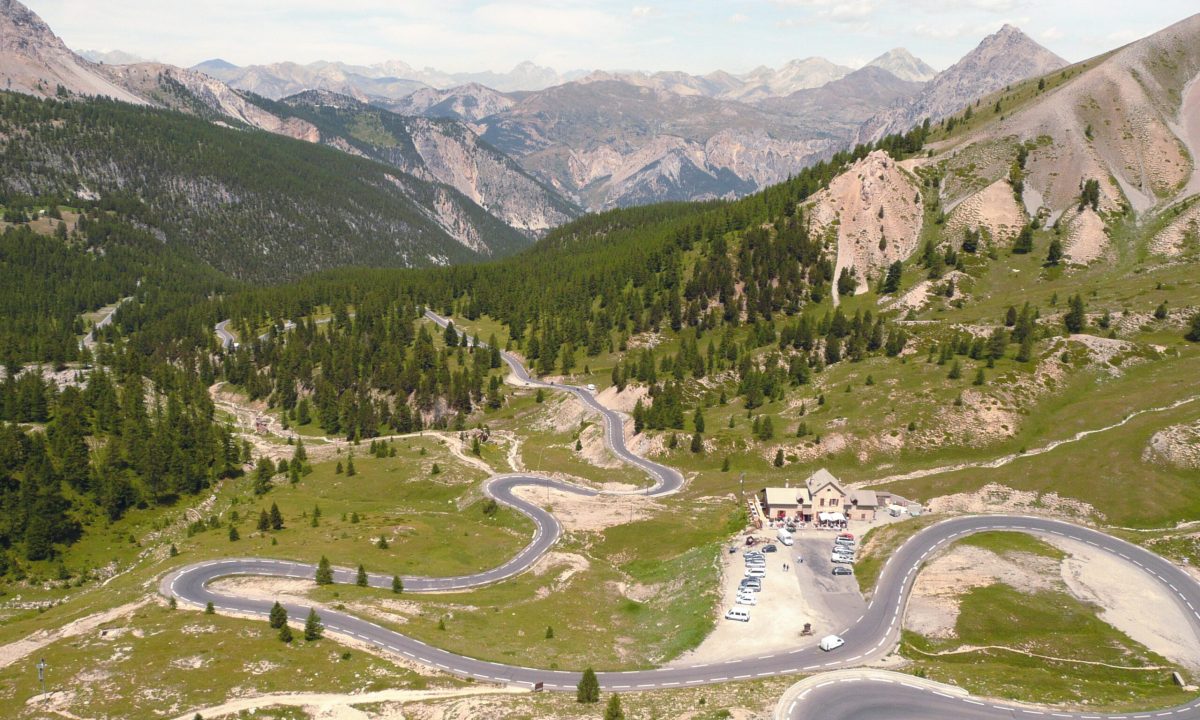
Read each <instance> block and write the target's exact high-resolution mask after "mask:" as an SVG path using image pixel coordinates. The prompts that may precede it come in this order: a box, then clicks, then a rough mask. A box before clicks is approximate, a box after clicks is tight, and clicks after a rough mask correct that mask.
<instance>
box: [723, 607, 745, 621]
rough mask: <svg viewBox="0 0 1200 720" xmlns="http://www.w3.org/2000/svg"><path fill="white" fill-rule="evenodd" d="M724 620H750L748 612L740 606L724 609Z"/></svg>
mask: <svg viewBox="0 0 1200 720" xmlns="http://www.w3.org/2000/svg"><path fill="white" fill-rule="evenodd" d="M725 619H726V620H737V621H738V622H750V613H749V611H747V610H743V609H741V608H729V609H728V610H726V611H725Z"/></svg>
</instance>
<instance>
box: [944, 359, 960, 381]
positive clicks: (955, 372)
mask: <svg viewBox="0 0 1200 720" xmlns="http://www.w3.org/2000/svg"><path fill="white" fill-rule="evenodd" d="M946 377H948V378H950V379H951V380H957V379H959V378H960V377H962V364H961V363H959V362H958V361H957V360H955V361H954V364H953V365H951V366H950V373H949V374H948V375H946Z"/></svg>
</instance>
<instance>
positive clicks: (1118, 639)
mask: <svg viewBox="0 0 1200 720" xmlns="http://www.w3.org/2000/svg"><path fill="white" fill-rule="evenodd" d="M955 634H956V637H955V638H953V639H947V640H932V639H929V638H925V637H922V636H920V635H917V634H915V633H911V632H905V634H904V637H903V639H902V645H901V652H902V654H904V655H905V656H906V657H908V658H910V659H911V660H912V661H913V663H914V665H915V668H914V672H917V673H918V674H921V675H923V676H926V677H929V678H931V679H933V680H938V681H941V682H949V683H953V684H955V685H958V686H960V687H963V688H965V689H967V690H969V691H970V692H972V693H974V694H980V695H986V696H992V697H1001V698H1006V699H1010V700H1020V701H1023V702H1035V703H1049V704H1067V705H1072V706H1083V705H1086V707H1087V708H1088V709H1091V710H1096V709H1100V708H1106V709H1134V708H1136V709H1139V710H1145V709H1147V708H1149V707H1157V706H1166V705H1170V704H1172V703H1177V702H1181V701H1183V700H1184V699H1185V695H1184V694H1183V693H1182V692H1181V691H1180V689H1179V688H1178V687H1176V686H1174V685H1173V683H1172V682H1171V670H1170V669H1156V670H1149V669H1146V670H1142V669H1132V670H1129V669H1116V668H1110V667H1105V666H1102V665H1087V664H1079V663H1072V662H1065V661H1066V660H1084V661H1089V662H1103V663H1109V664H1112V665H1117V666H1120V667H1122V668H1139V667H1146V666H1167V667H1168V668H1170V667H1171V664H1170V662H1169V661H1167V660H1166V659H1165V658H1162V657H1160V656H1158V655H1157V654H1155V653H1152V652H1150V651H1149V650H1147V649H1146V648H1145V647H1143V646H1142V645H1140V644H1139V643H1136V642H1134V641H1133V640H1132V639H1130V638H1129V637H1128V636H1126V635H1125V634H1124V633H1122V632H1120V631H1119V630H1117V629H1115V628H1113V627H1112V626H1111V625H1109V624H1107V623H1105V622H1104V621H1102V620H1100V619H1099V617H1097V615H1096V608H1095V607H1094V606H1091V605H1088V604H1086V603H1083V602H1081V601H1079V600H1077V599H1075V598H1074V597H1072V596H1071V595H1068V594H1067V593H1064V592H1059V591H1041V592H1038V593H1033V594H1029V593H1024V592H1021V591H1018V590H1016V589H1014V588H1012V587H1009V586H1007V585H1002V584H996V585H989V586H986V587H979V588H974V589H972V590H970V591H969V592H968V593H967V594H966V595H965V596H964V597H963V599H962V604H961V606H960V614H959V617H958V621H957V624H956V627H955ZM962 645H971V646H987V645H1000V646H1004V647H1009V648H1016V649H1018V650H1021V651H1025V652H1029V653H1037V654H1040V655H1046V656H1050V657H1054V658H1060V659H1062V660H1063V661H1060V660H1047V659H1044V658H1038V657H1030V656H1028V655H1024V654H1022V653H1021V652H1010V651H1005V650H989V649H981V650H976V651H972V652H966V653H962V654H955V655H938V656H931V655H930V653H937V652H939V651H944V650H952V649H955V648H958V647H960V646H962Z"/></svg>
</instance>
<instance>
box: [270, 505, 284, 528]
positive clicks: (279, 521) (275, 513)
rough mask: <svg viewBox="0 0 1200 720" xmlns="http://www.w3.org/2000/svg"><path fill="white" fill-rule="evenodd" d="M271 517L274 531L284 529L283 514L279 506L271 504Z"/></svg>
mask: <svg viewBox="0 0 1200 720" xmlns="http://www.w3.org/2000/svg"><path fill="white" fill-rule="evenodd" d="M269 517H270V521H271V529H272V530H282V529H283V513H281V512H279V506H278V505H276V504H275V503H271V513H270V516H269Z"/></svg>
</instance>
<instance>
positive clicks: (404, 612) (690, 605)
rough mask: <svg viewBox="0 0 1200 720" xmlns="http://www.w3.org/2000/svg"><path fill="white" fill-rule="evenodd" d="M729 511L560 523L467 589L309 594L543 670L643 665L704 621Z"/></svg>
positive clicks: (681, 646) (713, 596) (676, 650)
mask: <svg viewBox="0 0 1200 720" xmlns="http://www.w3.org/2000/svg"><path fill="white" fill-rule="evenodd" d="M685 505H686V507H685ZM687 507H690V508H691V512H690V513H688V512H685V509H686V508H687ZM728 516H729V508H728V507H712V508H708V509H701V510H699V511H697V510H696V509H695V508H694V506H692V505H690V504H685V503H679V504H677V505H673V506H671V508H670V512H668V513H664V514H661V515H659V516H657V517H656V518H654V519H653V520H647V521H641V522H634V523H631V524H625V525H620V526H617V527H613V528H609V529H608V530H605V531H603V532H600V533H583V532H576V533H569V534H568V535H567V536H565V537H564V539H563V541H562V542H561V543H560V544H559V545H558V546H557V547H556V548H555V554H554V555H552V556H550V557H548V558H547V559H546V560H544V561H542V563H540V564H539V565H538V567H536V568H535V569H534V570H532V571H530V572H527V573H524V574H522V575H520V576H518V577H516V578H514V579H512V580H510V581H507V582H504V583H501V584H498V585H494V586H489V587H485V588H481V589H479V590H475V591H473V592H471V593H469V594H449V595H408V594H406V595H403V596H402V599H403V600H404V602H403V603H402V604H400V605H396V604H394V603H392V602H391V601H392V600H393V599H394V596H391V595H387V594H384V593H380V592H378V591H374V590H370V589H362V588H348V587H329V588H321V589H319V590H315V591H314V592H315V595H314V596H315V597H317V598H319V599H321V600H322V601H324V602H331V603H336V602H341V603H344V604H347V605H348V606H351V607H352V606H354V605H355V604H366V605H369V606H374V607H375V608H376V609H377V610H380V611H383V612H385V613H388V614H390V619H391V622H392V623H393V624H394V626H395V627H396V628H397V629H399V630H401V631H402V632H404V633H406V634H409V635H412V636H413V637H416V638H418V639H420V640H423V641H425V642H428V643H430V644H431V645H435V646H437V647H441V648H445V649H447V650H451V651H453V652H457V653H461V654H464V655H468V656H471V657H478V658H483V659H486V660H492V661H495V662H503V663H516V664H520V665H528V666H534V667H545V668H550V669H560V668H561V669H579V668H583V667H588V666H591V667H594V668H596V669H597V670H601V669H604V670H631V669H637V668H645V667H651V666H654V665H658V664H661V663H663V662H666V661H668V660H670V659H672V658H674V657H677V656H678V655H680V654H681V653H683V652H685V651H687V650H690V649H692V648H693V647H695V646H696V645H698V644H699V643H700V642H701V641H702V640H703V639H704V638H705V637H706V636H707V635H708V633H709V631H710V630H711V629H712V623H713V622H714V615H713V607H714V605H715V603H716V600H717V585H718V576H719V569H718V566H717V562H716V554H717V553H718V552H719V548H720V545H719V543H720V541H721V540H723V539H724V538H725V537H726V536H727V533H726V520H727V519H728ZM383 619H384V620H385V622H386V621H387V619H388V616H384V617H383ZM547 627H551V628H553V637H550V638H548V637H546V635H547V632H546V631H547Z"/></svg>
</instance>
